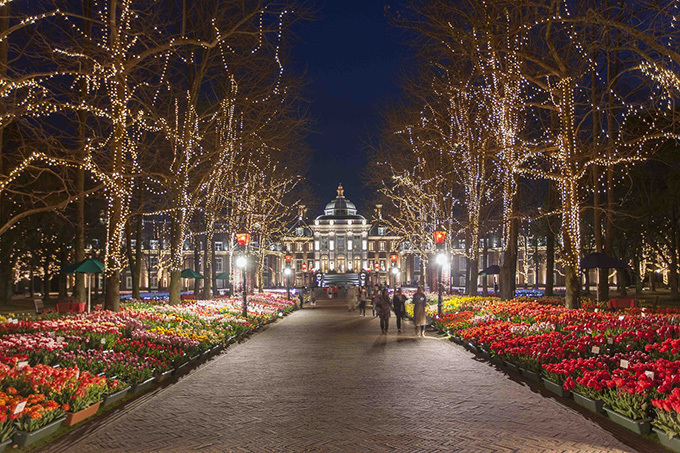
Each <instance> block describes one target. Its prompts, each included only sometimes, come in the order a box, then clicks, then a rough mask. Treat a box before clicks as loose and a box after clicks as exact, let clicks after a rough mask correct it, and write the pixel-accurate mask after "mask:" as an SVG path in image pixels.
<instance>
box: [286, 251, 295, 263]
mask: <svg viewBox="0 0 680 453" xmlns="http://www.w3.org/2000/svg"><path fill="white" fill-rule="evenodd" d="M284 259H285V260H286V264H290V262H291V261H292V260H293V255H291V254H290V253H286V256H284Z"/></svg>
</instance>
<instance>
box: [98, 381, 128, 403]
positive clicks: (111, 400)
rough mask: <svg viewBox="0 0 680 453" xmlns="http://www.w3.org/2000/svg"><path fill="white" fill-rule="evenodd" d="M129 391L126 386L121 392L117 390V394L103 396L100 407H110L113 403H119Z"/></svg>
mask: <svg viewBox="0 0 680 453" xmlns="http://www.w3.org/2000/svg"><path fill="white" fill-rule="evenodd" d="M129 391H130V386H127V387H125V388H124V389H123V390H118V391H117V392H115V393H112V394H110V395H105V396H104V400H103V401H102V407H106V406H110V405H112V404H113V403H115V402H117V401H120V400H121V399H123V398H125V395H127V394H128V392H129Z"/></svg>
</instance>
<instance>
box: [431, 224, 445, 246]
mask: <svg viewBox="0 0 680 453" xmlns="http://www.w3.org/2000/svg"><path fill="white" fill-rule="evenodd" d="M432 235H433V237H434V243H435V244H437V245H442V244H443V243H444V241H446V231H444V229H443V228H442V227H441V226H438V227H437V229H436V230H434V233H432Z"/></svg>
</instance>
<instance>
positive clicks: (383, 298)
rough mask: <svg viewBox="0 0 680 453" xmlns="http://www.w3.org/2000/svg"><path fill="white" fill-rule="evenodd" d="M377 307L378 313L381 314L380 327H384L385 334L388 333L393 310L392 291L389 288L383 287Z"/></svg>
mask: <svg viewBox="0 0 680 453" xmlns="http://www.w3.org/2000/svg"><path fill="white" fill-rule="evenodd" d="M377 309H378V314H379V315H380V329H382V333H383V335H387V330H388V329H389V328H390V316H391V315H390V312H391V311H392V303H391V301H390V292H389V291H388V290H387V288H385V289H383V290H382V293H381V294H380V300H379V302H378V307H377Z"/></svg>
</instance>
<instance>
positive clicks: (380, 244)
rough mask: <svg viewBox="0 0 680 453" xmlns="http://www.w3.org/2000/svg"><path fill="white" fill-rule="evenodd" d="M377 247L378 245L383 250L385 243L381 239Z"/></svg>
mask: <svg viewBox="0 0 680 453" xmlns="http://www.w3.org/2000/svg"><path fill="white" fill-rule="evenodd" d="M378 247H380V251H381V252H384V251H385V243H384V242H383V241H380V242H378Z"/></svg>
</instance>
